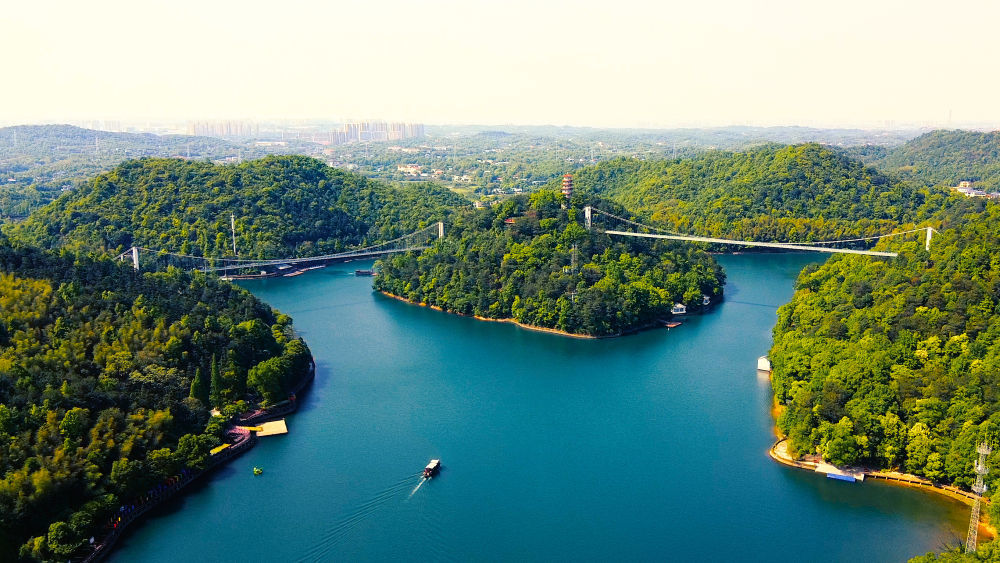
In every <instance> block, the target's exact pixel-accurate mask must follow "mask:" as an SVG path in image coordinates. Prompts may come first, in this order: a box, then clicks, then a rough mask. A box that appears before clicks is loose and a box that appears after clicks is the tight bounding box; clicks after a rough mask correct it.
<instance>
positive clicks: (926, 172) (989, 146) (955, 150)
mask: <svg viewBox="0 0 1000 563" xmlns="http://www.w3.org/2000/svg"><path fill="white" fill-rule="evenodd" d="M866 160H867V161H868V162H870V164H872V165H874V166H878V167H879V168H881V169H883V170H885V171H887V172H892V173H895V174H898V175H899V176H901V177H902V178H906V179H912V180H915V181H918V182H922V183H925V184H927V185H941V186H956V185H958V183H959V182H961V181H963V180H967V181H970V182H973V186H974V187H975V188H977V189H980V190H983V191H987V192H990V191H998V190H1000V131H991V132H988V133H984V132H980V131H933V132H931V133H927V134H924V135H921V136H919V137H917V138H916V139H913V140H912V141H909V142H907V143H905V144H904V145H902V146H899V147H896V148H893V149H887V150H885V151H881V152H875V153H873V158H869V159H866Z"/></svg>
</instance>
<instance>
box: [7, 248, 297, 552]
mask: <svg viewBox="0 0 1000 563" xmlns="http://www.w3.org/2000/svg"><path fill="white" fill-rule="evenodd" d="M309 361H310V356H309V351H308V348H307V347H306V345H305V344H304V343H303V342H302V341H301V340H299V339H297V338H296V337H295V336H294V334H293V332H292V329H291V319H289V318H288V317H287V316H285V315H281V314H278V313H277V312H275V311H273V310H272V309H271V308H270V307H268V306H267V305H265V304H264V303H262V302H260V301H259V300H257V299H256V298H255V297H253V296H252V295H250V294H249V293H248V292H247V291H245V290H243V289H241V288H239V287H237V286H235V285H232V284H229V283H226V282H221V281H219V280H218V279H215V278H212V277H209V276H206V275H203V274H199V273H185V272H181V271H179V270H170V271H166V272H160V273H146V274H139V273H136V272H134V271H133V270H132V269H131V268H128V267H123V266H122V265H120V264H117V263H112V262H110V261H109V260H107V259H103V260H94V259H90V258H85V257H82V256H77V255H74V254H71V253H67V252H63V253H61V254H53V253H47V252H42V251H39V250H35V249H31V248H17V247H13V246H11V245H10V244H9V243H7V242H6V241H3V240H0V559H3V560H5V561H10V560H14V559H16V558H17V557H18V554H19V553H20V556H22V557H24V558H27V559H45V560H49V559H65V558H66V557H68V556H69V555H70V554H72V553H73V552H74V551H75V550H76V549H77V548H78V547H79V546H80V545H82V543H83V540H84V538H86V537H89V536H91V535H93V534H95V533H97V532H98V531H99V529H100V524H101V523H103V522H104V521H105V520H106V519H107V517H108V515H109V514H110V511H113V510H115V509H117V507H118V506H119V504H120V503H121V502H124V501H127V500H128V499H130V498H133V497H134V496H135V495H136V494H138V493H140V492H142V491H145V490H146V489H147V488H148V487H149V486H150V485H152V484H154V483H157V482H160V481H162V480H163V479H164V478H165V477H166V476H169V475H174V474H176V472H177V471H179V470H181V469H183V468H185V467H186V468H194V469H198V468H201V467H202V466H203V465H204V463H205V460H206V457H207V454H208V450H209V449H210V448H211V447H212V446H214V445H216V444H218V438H219V434H218V431H219V430H220V428H221V427H220V426H219V425H218V424H208V420H209V417H208V409H209V408H211V407H219V408H222V409H223V411H225V412H229V413H232V412H234V410H233V409H238V407H234V406H233V405H234V404H237V403H240V402H242V401H248V402H251V403H252V402H257V401H260V400H264V401H272V402H273V401H277V400H280V399H282V398H284V396H285V395H286V394H287V389H288V388H289V387H290V386H291V385H292V384H294V383H295V382H297V381H298V380H299V379H300V378H301V377H302V376H303V375H304V374H305V373H306V370H307V369H308V367H309ZM261 373H266V377H262V376H259V375H256V374H261ZM209 374H211V375H212V376H213V377H212V378H211V381H210V382H209V381H207V376H208V375H209ZM198 378H201V383H199V384H198V385H195V384H194V381H195V380H196V379H198ZM209 387H210V389H209ZM209 394H211V395H212V397H213V398H212V399H211V400H210V399H209V397H208V396H209Z"/></svg>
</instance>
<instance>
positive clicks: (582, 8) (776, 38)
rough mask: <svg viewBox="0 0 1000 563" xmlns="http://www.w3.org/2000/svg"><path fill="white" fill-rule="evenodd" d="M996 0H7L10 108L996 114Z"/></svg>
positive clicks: (409, 116) (999, 14)
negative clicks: (655, 0)
mask: <svg viewBox="0 0 1000 563" xmlns="http://www.w3.org/2000/svg"><path fill="white" fill-rule="evenodd" d="M998 25H1000V1H996V0H947V1H942V0H934V1H925V0H906V1H897V0H865V1H858V0H838V1H823V2H818V1H810V0H767V1H753V0H714V1H713V0H686V1H684V2H673V1H660V2H644V1H635V0H615V1H608V0H604V1H593V0H576V1H565V2H563V1H548V0H506V1H504V0H494V1H489V2H486V1H478V0H462V1H445V0H428V1H421V0H368V1H356V0H328V1H322V2H321V1H313V2H308V1H303V0H267V1H258V0H240V1H230V0H172V1H169V2H167V1H162V0H128V1H113V0H90V1H81V0H73V1H66V2H64V1H53V0H10V1H9V2H5V5H4V7H3V8H2V9H0V49H2V51H0V52H2V53H3V56H2V58H0V122H7V123H12V122H19V123H27V122H34V121H53V120H72V119H123V120H127V119H180V120H183V119H195V118H250V119H264V118H352V117H353V118H361V117H372V118H385V119H402V120H411V121H421V122H425V123H497V124H499V123H512V124H555V125H589V126H599V127H603V126H609V127H626V126H628V127H631V126H650V127H651V126H657V127H661V126H679V125H728V124H755V125H793V124H799V125H817V126H834V125H847V126H882V125H885V124H886V123H887V122H889V121H892V122H894V123H895V124H896V125H901V124H907V123H933V124H938V125H942V124H947V123H949V122H948V120H949V114H950V115H951V123H954V124H960V123H971V122H979V123H995V124H1000V72H998V71H1000V37H998V35H1000V34H998V31H997V27H998Z"/></svg>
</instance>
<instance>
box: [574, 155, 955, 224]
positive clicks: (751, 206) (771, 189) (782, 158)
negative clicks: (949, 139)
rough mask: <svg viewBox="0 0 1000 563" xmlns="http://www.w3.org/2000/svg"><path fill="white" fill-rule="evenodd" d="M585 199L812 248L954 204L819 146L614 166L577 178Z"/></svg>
mask: <svg viewBox="0 0 1000 563" xmlns="http://www.w3.org/2000/svg"><path fill="white" fill-rule="evenodd" d="M574 181H575V183H576V187H577V188H578V190H579V192H580V193H581V194H583V195H585V196H586V195H592V194H597V195H600V196H603V197H607V198H610V199H612V200H614V201H616V202H618V203H619V204H621V205H623V206H625V207H626V208H628V209H629V210H630V211H632V212H634V213H637V214H639V215H641V216H643V217H646V218H648V219H649V220H651V221H654V222H657V223H659V224H662V225H665V226H667V227H668V228H670V229H674V230H677V231H680V232H683V233H688V234H699V235H706V236H717V237H725V238H736V239H744V240H783V241H796V242H812V241H820V240H840V239H847V238H856V237H863V236H871V235H874V234H884V233H886V232H890V231H892V230H893V229H894V228H895V227H896V226H898V225H900V224H906V223H913V222H918V221H921V220H924V219H926V218H928V217H930V216H931V215H932V214H933V213H935V212H937V211H939V210H941V209H943V208H945V207H948V206H949V205H952V204H953V200H955V199H956V198H950V197H949V195H948V193H947V191H946V190H935V189H928V188H919V189H918V188H916V187H914V186H913V185H912V184H910V183H906V182H900V181H898V180H896V179H894V178H893V177H891V176H887V175H885V174H882V173H880V172H878V171H876V170H874V169H872V168H869V167H866V166H864V165H863V164H861V163H860V162H859V161H857V160H854V159H852V158H849V157H847V156H845V155H844V154H842V153H840V152H838V151H835V150H832V149H830V148H826V147H822V146H820V145H816V144H805V145H796V146H767V147H762V148H759V149H755V150H751V151H748V152H742V153H728V152H718V151H715V152H710V153H706V154H703V155H700V156H697V157H695V158H690V159H683V160H667V161H649V162H644V161H640V160H635V159H617V160H614V161H610V162H607V163H602V164H600V165H598V166H595V167H590V168H585V169H583V170H581V171H580V172H579V173H577V174H576V175H575V177H574Z"/></svg>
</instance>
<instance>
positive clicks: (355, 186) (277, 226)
mask: <svg viewBox="0 0 1000 563" xmlns="http://www.w3.org/2000/svg"><path fill="white" fill-rule="evenodd" d="M461 204H464V200H463V199H462V198H461V197H459V196H457V195H455V194H453V193H451V192H449V191H448V190H446V189H444V188H438V187H434V186H433V185H427V184H421V185H419V186H408V187H399V188H397V187H390V186H387V185H385V184H381V183H379V182H374V181H370V180H366V179H365V178H363V177H361V176H357V175H354V174H350V173H347V172H342V171H339V170H336V169H333V168H330V167H328V166H326V165H325V164H323V163H322V162H320V161H318V160H315V159H312V158H308V157H301V156H271V157H266V158H262V159H259V160H254V161H250V162H246V163H243V164H239V165H225V166H222V165H214V164H211V163H205V162H190V161H184V160H179V159H162V158H144V159H139V160H134V161H129V162H125V163H123V164H121V165H119V166H118V167H116V168H115V169H114V170H112V171H110V172H107V173H104V174H101V175H99V176H97V177H96V178H94V179H93V180H91V181H90V182H88V184H87V185H86V186H85V187H81V188H79V189H77V190H75V191H73V192H69V193H67V194H64V195H63V196H62V197H60V198H59V199H57V200H56V201H54V202H53V203H51V204H49V205H48V206H46V207H44V208H42V209H40V210H39V211H37V212H35V213H33V214H32V215H31V217H30V218H29V219H28V220H26V221H24V222H23V223H20V224H16V225H9V226H8V228H7V232H8V233H9V235H10V236H11V237H12V238H13V239H16V240H18V241H22V242H25V243H29V244H34V245H37V246H41V247H43V248H68V249H73V250H81V251H120V250H124V249H127V248H129V247H131V246H142V247H145V248H151V249H154V250H165V251H169V252H179V253H184V254H190V255H195V256H205V257H224V256H233V248H232V238H231V231H230V215H231V214H232V215H234V216H235V217H236V246H237V251H238V252H239V254H240V256H241V257H243V258H281V257H286V256H293V255H294V256H315V255H320V254H326V253H332V252H338V251H341V250H343V249H344V248H346V247H349V246H353V245H361V244H367V243H373V242H380V241H384V240H389V239H392V238H396V237H398V236H400V235H403V234H406V233H407V232H410V231H413V230H416V229H417V228H420V227H423V226H425V225H426V224H429V223H430V222H433V221H436V220H439V219H441V218H443V217H444V215H445V214H446V213H447V211H448V208H449V206H454V205H461Z"/></svg>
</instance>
